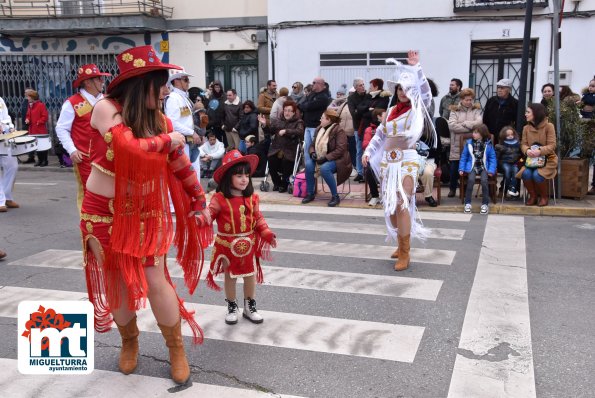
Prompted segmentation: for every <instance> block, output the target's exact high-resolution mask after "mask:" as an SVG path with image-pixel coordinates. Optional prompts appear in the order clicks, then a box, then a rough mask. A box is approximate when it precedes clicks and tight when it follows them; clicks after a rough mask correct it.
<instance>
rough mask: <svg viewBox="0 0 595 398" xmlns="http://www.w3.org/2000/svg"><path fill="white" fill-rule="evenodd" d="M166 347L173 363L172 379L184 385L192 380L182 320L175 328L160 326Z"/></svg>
mask: <svg viewBox="0 0 595 398" xmlns="http://www.w3.org/2000/svg"><path fill="white" fill-rule="evenodd" d="M157 326H159V329H161V334H163V338H164V339H165V345H166V346H167V347H168V348H169V362H170V363H171V378H172V379H173V380H174V381H175V382H176V383H178V384H184V383H186V382H187V381H188V379H189V378H190V367H189V366H188V360H187V359H186V353H185V352H184V340H183V339H182V325H181V320H179V321H178V323H176V324H175V325H174V326H163V325H159V324H157Z"/></svg>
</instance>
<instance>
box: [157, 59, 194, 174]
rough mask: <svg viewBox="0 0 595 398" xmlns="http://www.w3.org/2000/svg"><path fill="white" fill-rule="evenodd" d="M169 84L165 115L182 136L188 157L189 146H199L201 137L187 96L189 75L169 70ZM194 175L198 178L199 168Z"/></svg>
mask: <svg viewBox="0 0 595 398" xmlns="http://www.w3.org/2000/svg"><path fill="white" fill-rule="evenodd" d="M170 73H171V74H170V76H169V84H170V87H171V91H170V93H169V95H168V96H167V97H166V99H165V114H166V115H167V117H169V118H170V119H171V121H172V124H173V126H174V130H175V131H177V132H179V133H181V134H182V135H184V137H185V138H186V145H185V146H184V152H186V155H188V157H190V145H191V144H195V145H200V144H201V143H202V140H201V137H200V136H199V135H198V134H197V133H196V132H195V130H194V118H193V117H192V113H193V111H194V104H193V103H192V101H190V98H189V96H188V89H189V88H190V77H192V75H191V74H189V73H186V72H185V71H184V70H171V71H170ZM195 169H196V174H197V175H198V176H199V178H200V167H195Z"/></svg>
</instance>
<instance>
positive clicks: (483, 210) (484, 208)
mask: <svg viewBox="0 0 595 398" xmlns="http://www.w3.org/2000/svg"><path fill="white" fill-rule="evenodd" d="M489 210H490V209H489V207H488V205H481V208H480V210H479V212H480V213H481V214H488V212H489Z"/></svg>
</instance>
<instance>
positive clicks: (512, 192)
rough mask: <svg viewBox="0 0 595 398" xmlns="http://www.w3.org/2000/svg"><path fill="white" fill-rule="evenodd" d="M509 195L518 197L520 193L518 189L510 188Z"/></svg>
mask: <svg viewBox="0 0 595 398" xmlns="http://www.w3.org/2000/svg"><path fill="white" fill-rule="evenodd" d="M508 195H510V196H514V197H517V196H519V193H518V192H517V191H516V190H514V189H509V190H508Z"/></svg>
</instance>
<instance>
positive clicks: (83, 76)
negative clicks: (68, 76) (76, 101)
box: [72, 64, 112, 88]
mask: <svg viewBox="0 0 595 398" xmlns="http://www.w3.org/2000/svg"><path fill="white" fill-rule="evenodd" d="M77 73H78V76H77V77H76V80H75V81H74V82H73V83H72V86H73V87H74V88H78V87H79V86H80V85H81V83H82V82H83V80H87V79H92V78H94V77H99V76H111V75H112V74H111V73H104V72H101V71H100V70H99V68H98V67H97V65H95V64H87V65H83V66H81V67H79V68H78V70H77Z"/></svg>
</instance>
